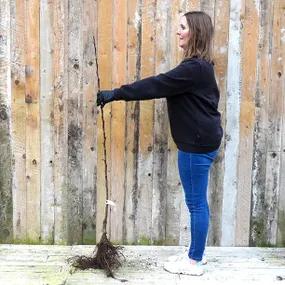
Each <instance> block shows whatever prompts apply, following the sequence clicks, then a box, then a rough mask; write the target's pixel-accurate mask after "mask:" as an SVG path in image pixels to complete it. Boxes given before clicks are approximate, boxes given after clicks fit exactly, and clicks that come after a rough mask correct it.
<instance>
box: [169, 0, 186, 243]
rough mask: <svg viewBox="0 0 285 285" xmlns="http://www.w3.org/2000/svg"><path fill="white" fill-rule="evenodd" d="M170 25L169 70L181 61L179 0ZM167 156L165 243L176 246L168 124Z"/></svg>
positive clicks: (173, 153) (174, 168)
mask: <svg viewBox="0 0 285 285" xmlns="http://www.w3.org/2000/svg"><path fill="white" fill-rule="evenodd" d="M170 8H171V18H170V19H171V25H170V53H169V57H170V58H169V60H170V65H171V68H173V67H175V66H176V65H177V64H179V63H180V61H181V54H180V52H179V51H180V48H179V46H178V40H177V39H178V36H177V34H176V33H177V30H178V27H179V22H180V17H181V16H182V13H183V12H184V11H183V8H182V7H181V3H180V1H179V0H176V1H173V2H172V5H171V7H170ZM167 119H168V118H167ZM167 151H168V154H167V187H166V193H165V195H166V217H165V243H166V244H169V245H174V244H178V242H179V235H180V207H181V204H182V203H181V200H182V191H183V190H182V187H181V182H180V180H179V175H178V165H177V147H176V145H175V143H174V141H173V139H172V136H171V132H170V127H169V124H168V149H167Z"/></svg>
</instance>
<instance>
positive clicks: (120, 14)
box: [110, 0, 127, 241]
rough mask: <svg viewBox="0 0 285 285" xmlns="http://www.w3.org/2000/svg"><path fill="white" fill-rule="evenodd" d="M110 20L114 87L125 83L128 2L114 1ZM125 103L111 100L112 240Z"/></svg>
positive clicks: (118, 220)
mask: <svg viewBox="0 0 285 285" xmlns="http://www.w3.org/2000/svg"><path fill="white" fill-rule="evenodd" d="M113 17H114V19H113V20H114V22H113V47H114V49H113V66H112V67H113V71H112V72H113V76H112V77H113V87H114V88H115V87H119V86H121V85H122V84H124V83H125V82H126V52H127V45H126V43H127V1H118V0H114V14H113ZM125 104H126V103H125V102H124V101H119V102H115V103H112V120H111V142H112V143H111V177H112V179H111V189H110V190H111V195H110V198H111V200H112V201H114V202H115V203H116V205H117V206H116V207H114V208H112V207H111V209H110V210H111V215H110V225H111V239H112V240H113V241H120V240H122V237H123V232H122V222H123V207H122V206H123V203H124V177H125V167H124V155H125V152H124V151H125V114H126V110H125Z"/></svg>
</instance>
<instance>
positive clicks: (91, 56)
mask: <svg viewBox="0 0 285 285" xmlns="http://www.w3.org/2000/svg"><path fill="white" fill-rule="evenodd" d="M83 3H84V7H83V15H84V17H83V28H84V29H83V50H84V54H83V104H84V108H83V162H82V167H83V169H82V171H83V205H84V206H83V243H84V244H90V243H91V244H93V243H95V242H96V207H95V206H96V191H95V183H96V161H97V149H96V144H97V141H96V119H97V117H96V102H95V94H96V91H97V89H98V86H97V74H96V72H97V71H96V62H95V50H94V45H93V36H95V35H96V30H97V15H96V14H97V2H95V1H91V0H84V2H83Z"/></svg>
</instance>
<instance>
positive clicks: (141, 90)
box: [114, 62, 197, 101]
mask: <svg viewBox="0 0 285 285" xmlns="http://www.w3.org/2000/svg"><path fill="white" fill-rule="evenodd" d="M196 67H197V64H193V63H191V62H188V63H183V62H182V63H181V64H179V65H178V66H177V67H175V68H174V69H172V70H170V71H168V72H166V73H161V74H159V75H157V76H151V77H147V78H145V79H142V80H138V81H136V82H134V83H131V84H126V85H122V86H121V87H120V88H116V89H114V98H115V100H125V101H131V100H149V99H155V98H167V97H171V96H175V95H179V94H180V93H183V92H184V91H185V90H186V89H188V88H190V87H191V85H192V83H193V80H194V76H195V69H196ZM196 73H197V72H196Z"/></svg>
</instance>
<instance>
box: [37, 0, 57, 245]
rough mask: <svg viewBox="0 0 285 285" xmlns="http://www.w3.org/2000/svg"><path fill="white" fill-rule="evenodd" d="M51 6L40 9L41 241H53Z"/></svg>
mask: <svg viewBox="0 0 285 285" xmlns="http://www.w3.org/2000/svg"><path fill="white" fill-rule="evenodd" d="M52 8H53V7H52V4H51V3H50V2H49V1H46V0H42V1H41V7H40V28H41V30H40V54H41V57H40V80H41V82H40V93H41V100H40V110H41V112H40V116H41V117H40V124H41V127H40V130H41V140H40V143H41V170H42V171H41V238H42V242H44V243H50V244H52V243H53V242H54V219H55V215H54V177H53V174H54V169H53V166H54V162H53V158H54V139H53V134H54V130H53V126H54V121H53V118H54V112H53V66H52V52H53V51H52V48H53V43H52V32H53V31H52V16H53V15H52V13H53V10H52Z"/></svg>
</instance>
